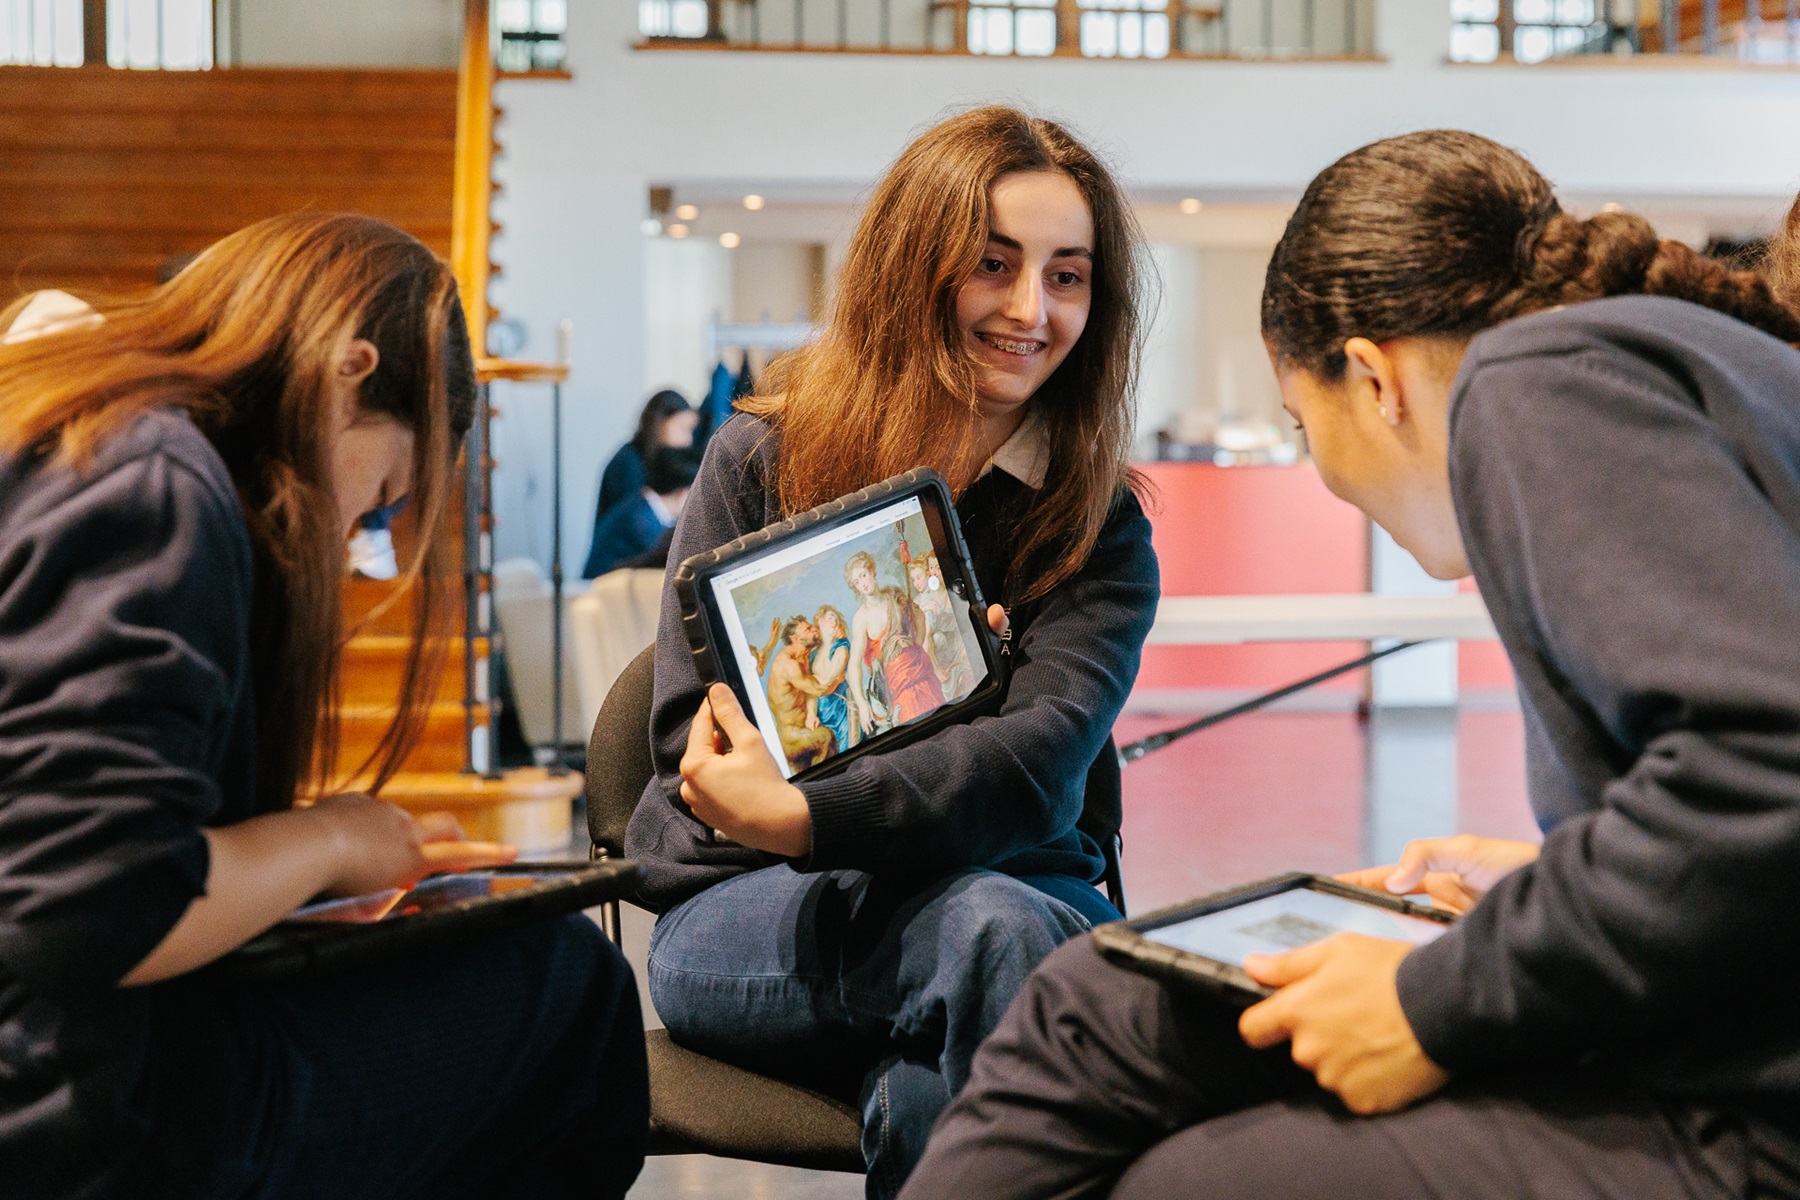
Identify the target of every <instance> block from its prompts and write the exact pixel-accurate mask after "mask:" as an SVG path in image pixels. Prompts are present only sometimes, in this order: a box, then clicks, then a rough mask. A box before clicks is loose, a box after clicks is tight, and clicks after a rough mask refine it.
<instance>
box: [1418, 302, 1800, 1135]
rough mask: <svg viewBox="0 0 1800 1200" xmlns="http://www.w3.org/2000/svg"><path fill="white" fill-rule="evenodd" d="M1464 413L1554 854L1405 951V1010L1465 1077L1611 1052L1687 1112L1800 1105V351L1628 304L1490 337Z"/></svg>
mask: <svg viewBox="0 0 1800 1200" xmlns="http://www.w3.org/2000/svg"><path fill="white" fill-rule="evenodd" d="M1451 405H1452V407H1451V418H1450V476H1451V486H1452V490H1453V492H1454V495H1455V501H1456V510H1457V517H1458V521H1459V524H1460V526H1461V529H1462V534H1463V539H1464V544H1465V546H1466V547H1467V550H1468V556H1469V563H1470V566H1471V567H1472V568H1473V570H1474V575H1475V579H1476V581H1477V582H1478V583H1479V584H1480V586H1481V591H1482V594H1483V596H1484V597H1485V598H1486V600H1487V604H1488V608H1489V609H1490V611H1491V612H1492V613H1493V616H1494V623H1495V626H1496V628H1497V629H1498V631H1499V634H1500V639H1501V641H1502V642H1503V643H1504V645H1505V647H1506V650H1507V653H1508V655H1509V657H1510V658H1511V660H1512V664H1513V668H1514V671H1515V672H1516V674H1517V677H1518V685H1519V695H1520V701H1521V704H1522V706H1523V711H1524V722H1525V731H1526V751H1527V759H1528V768H1529V787H1530V794H1531V803H1532V807H1533V809H1534V811H1535V813H1536V815H1537V818H1538V820H1539V822H1540V824H1541V825H1542V826H1543V828H1544V830H1545V835H1544V844H1543V851H1542V855H1541V856H1540V857H1539V858H1538V860H1537V861H1536V862H1535V863H1533V864H1531V865H1529V866H1526V867H1524V868H1522V869H1521V870H1518V871H1516V872H1514V873H1513V874H1512V875H1510V876H1508V877H1507V878H1506V879H1504V880H1503V881H1501V882H1500V884H1499V885H1498V886H1496V887H1495V888H1494V889H1493V890H1492V891H1491V892H1489V893H1488V894H1487V896H1486V897H1485V898H1484V899H1483V900H1482V901H1481V903H1479V904H1478V905H1476V906H1475V908H1474V909H1473V910H1472V911H1471V912H1469V914H1468V915H1467V916H1465V917H1464V918H1463V919H1462V920H1461V921H1460V922H1459V923H1458V924H1457V926H1456V927H1455V928H1454V929H1452V930H1451V931H1450V932H1449V933H1448V934H1446V935H1445V936H1444V937H1442V938H1440V939H1439V940H1438V941H1436V942H1435V943H1433V944H1431V945H1429V946H1426V947H1424V948H1422V949H1419V950H1417V951H1415V952H1414V953H1412V954H1411V955H1410V956H1408V957H1407V959H1406V960H1405V962H1404V963H1403V964H1402V966H1401V968H1400V976H1399V987H1400V999H1401V1003H1402V1005H1403V1007H1404V1009H1405V1012H1406V1015H1407V1019H1408V1020H1409V1021H1410V1022H1411V1024H1412V1026H1413V1029H1414V1030H1415V1032H1416V1033H1417V1035H1418V1037H1419V1040H1420V1042H1421V1044H1422V1045H1423V1046H1424V1048H1425V1051H1426V1052H1427V1053H1428V1054H1429V1055H1431V1057H1432V1058H1433V1059H1434V1060H1435V1061H1437V1062H1438V1063H1440V1064H1442V1065H1443V1066H1445V1067H1447V1068H1449V1069H1451V1070H1453V1071H1469V1070H1474V1069H1478V1068H1482V1067H1489V1066H1495V1065H1499V1064H1509V1063H1518V1062H1523V1061H1529V1060H1534V1059H1536V1060H1544V1059H1567V1058H1571V1057H1576V1056H1581V1055H1585V1054H1590V1053H1599V1054H1601V1055H1603V1056H1605V1057H1608V1058H1610V1059H1613V1060H1615V1061H1616V1062H1617V1063H1619V1064H1621V1065H1622V1067H1623V1068H1624V1069H1625V1070H1626V1071H1627V1072H1629V1073H1630V1074H1632V1075H1633V1076H1635V1077H1636V1078H1638V1079H1640V1080H1641V1081H1643V1082H1644V1083H1645V1084H1647V1085H1648V1086H1650V1087H1652V1088H1653V1089H1655V1090H1657V1091H1659V1092H1662V1093H1664V1094H1669V1095H1677V1096H1683V1097H1689V1098H1712V1097H1719V1098H1733V1097H1737V1098H1748V1100H1749V1101H1750V1102H1751V1105H1750V1106H1751V1107H1752V1108H1756V1107H1759V1105H1758V1104H1757V1103H1756V1102H1758V1101H1762V1102H1767V1103H1763V1104H1761V1105H1760V1107H1762V1108H1764V1109H1765V1110H1766V1109H1768V1108H1769V1107H1770V1105H1771V1103H1772V1104H1773V1107H1774V1108H1776V1109H1778V1110H1780V1109H1786V1104H1787V1102H1789V1101H1793V1100H1796V1099H1800V1019H1797V1017H1800V635H1797V631H1800V353H1796V352H1795V351H1794V350H1793V349H1791V348H1790V347H1788V346H1786V345H1784V344H1782V343H1781V342H1779V341H1777V340H1776V339H1774V338H1772V337H1768V336H1766V335H1764V334H1762V333H1759V332H1757V331H1756V330H1754V329H1752V328H1750V327H1749V326H1747V325H1744V324H1742V323H1740V322H1738V321H1735V320H1732V319H1731V318H1729V317H1725V316H1722V315H1720V314H1718V313H1716V312H1713V311H1711V310H1709V309H1705V308H1701V307H1698V306H1695V305H1692V304H1687V303H1683V302H1680V301H1676V300H1669V299H1662V298H1652V297H1633V298H1624V299H1612V300H1602V301H1596V302H1593V303H1588V304H1581V305H1576V306H1573V307H1569V308H1565V309H1560V310H1557V311H1553V312H1545V313H1540V314H1536V315H1533V316H1528V317H1525V318H1522V319H1520V320H1516V321H1511V322H1508V323H1506V324H1504V325H1501V326H1499V327H1497V328H1495V329H1492V330H1490V331H1487V332H1485V333H1483V334H1481V335H1480V336H1478V337H1477V338H1475V340H1474V342H1473V344H1472V345H1471V346H1470V348H1469V351H1468V355H1467V357H1466V358H1465V360H1464V362H1463V364H1462V369H1461V371H1460V373H1459V374H1458V376H1457V378H1456V382H1455V387H1454V392H1453V395H1452V398H1451ZM1786 1111H1789V1112H1792V1110H1791V1109H1786ZM1795 1127H1796V1128H1800V1126H1795Z"/></svg>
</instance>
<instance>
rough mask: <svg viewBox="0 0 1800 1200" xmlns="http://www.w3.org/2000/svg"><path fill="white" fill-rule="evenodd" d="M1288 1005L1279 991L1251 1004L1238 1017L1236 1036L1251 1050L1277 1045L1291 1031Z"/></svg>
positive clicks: (1286, 1038) (1284, 1039)
mask: <svg viewBox="0 0 1800 1200" xmlns="http://www.w3.org/2000/svg"><path fill="white" fill-rule="evenodd" d="M1289 1007H1290V1005H1289V1003H1288V1002H1287V1000H1286V998H1285V997H1283V996H1282V995H1281V994H1280V993H1276V994H1275V995H1273V996H1270V997H1269V998H1268V999H1267V1000H1264V1001H1263V1002H1262V1003H1260V1004H1252V1005H1251V1006H1250V1007H1249V1008H1246V1009H1245V1010H1244V1012H1243V1015H1242V1016H1240V1017H1238V1036H1239V1037H1241V1038H1243V1039H1244V1044H1245V1045H1246V1046H1248V1047H1250V1048H1251V1049H1252V1050H1265V1049H1267V1048H1268V1047H1270V1046H1279V1045H1280V1044H1281V1043H1282V1042H1285V1041H1287V1040H1288V1036H1289V1034H1291V1033H1292V1032H1293V1020H1292V1018H1291V1016H1290V1014H1289V1012H1288V1009H1289Z"/></svg>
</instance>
